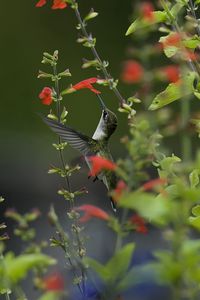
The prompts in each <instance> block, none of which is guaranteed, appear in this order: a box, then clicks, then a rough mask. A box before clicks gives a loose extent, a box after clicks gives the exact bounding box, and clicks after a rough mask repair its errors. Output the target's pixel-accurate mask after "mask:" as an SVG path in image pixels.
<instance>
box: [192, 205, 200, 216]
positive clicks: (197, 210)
mask: <svg viewBox="0 0 200 300" xmlns="http://www.w3.org/2000/svg"><path fill="white" fill-rule="evenodd" d="M192 214H193V215H194V216H195V217H200V205H196V206H194V207H193V208H192Z"/></svg>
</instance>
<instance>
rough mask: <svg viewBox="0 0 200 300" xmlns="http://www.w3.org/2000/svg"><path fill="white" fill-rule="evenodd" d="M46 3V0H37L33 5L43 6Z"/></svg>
mask: <svg viewBox="0 0 200 300" xmlns="http://www.w3.org/2000/svg"><path fill="white" fill-rule="evenodd" d="M46 3H47V1H46V0H39V1H38V2H37V4H36V5H35V6H36V7H42V6H44V5H45V4H46Z"/></svg>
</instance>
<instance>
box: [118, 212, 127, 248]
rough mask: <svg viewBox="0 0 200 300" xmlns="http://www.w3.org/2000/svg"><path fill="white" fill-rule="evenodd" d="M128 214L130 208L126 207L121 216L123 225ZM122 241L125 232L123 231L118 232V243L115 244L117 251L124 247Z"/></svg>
mask: <svg viewBox="0 0 200 300" xmlns="http://www.w3.org/2000/svg"><path fill="white" fill-rule="evenodd" d="M127 214H128V209H126V208H124V209H123V210H122V217H121V221H120V223H121V225H123V223H124V221H125V219H126V217H127ZM122 242H123V234H122V233H121V232H119V233H117V239H116V244H115V253H117V251H119V250H120V249H121V247H122Z"/></svg>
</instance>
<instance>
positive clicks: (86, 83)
mask: <svg viewBox="0 0 200 300" xmlns="http://www.w3.org/2000/svg"><path fill="white" fill-rule="evenodd" d="M104 81H105V80H104V79H99V78H96V77H91V78H88V79H85V80H82V81H80V82H78V83H77V84H75V85H73V86H72V87H71V88H68V89H66V90H64V91H63V95H64V94H70V93H74V92H76V91H78V90H82V89H89V90H91V91H92V92H93V93H95V94H101V92H100V91H98V90H96V89H95V88H94V87H93V86H92V84H94V83H99V84H101V83H102V82H104Z"/></svg>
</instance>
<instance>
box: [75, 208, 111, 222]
mask: <svg viewBox="0 0 200 300" xmlns="http://www.w3.org/2000/svg"><path fill="white" fill-rule="evenodd" d="M75 210H77V211H83V212H84V213H85V215H84V216H83V217H82V218H80V222H86V221H88V220H89V219H90V218H92V217H94V218H98V219H102V220H106V221H107V220H108V219H109V218H110V216H109V215H108V214H107V213H106V212H105V211H104V210H102V209H101V208H99V207H97V206H94V205H90V204H85V205H81V206H79V207H76V208H75Z"/></svg>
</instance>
